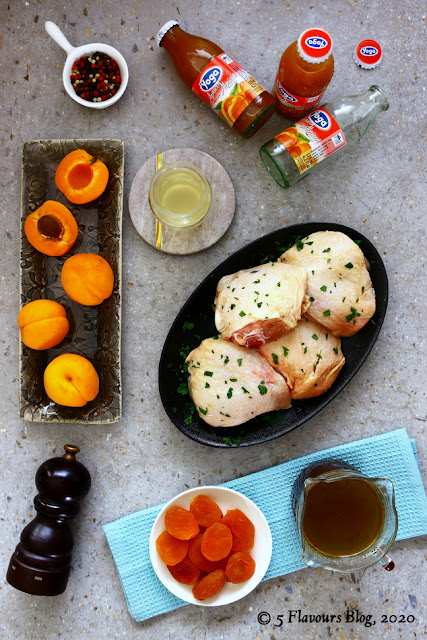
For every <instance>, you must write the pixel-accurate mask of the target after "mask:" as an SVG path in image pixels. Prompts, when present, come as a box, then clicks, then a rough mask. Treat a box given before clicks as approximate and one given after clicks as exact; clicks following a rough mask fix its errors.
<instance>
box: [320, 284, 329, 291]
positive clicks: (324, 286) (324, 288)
mask: <svg viewBox="0 0 427 640" xmlns="http://www.w3.org/2000/svg"><path fill="white" fill-rule="evenodd" d="M327 288H328V287H327V286H326V284H324V285H323V287H320V291H326V290H327Z"/></svg>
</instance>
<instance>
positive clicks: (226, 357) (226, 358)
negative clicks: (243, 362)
mask: <svg viewBox="0 0 427 640" xmlns="http://www.w3.org/2000/svg"><path fill="white" fill-rule="evenodd" d="M228 362H230V358H229V357H228V356H225V360H224V364H227V363H228Z"/></svg>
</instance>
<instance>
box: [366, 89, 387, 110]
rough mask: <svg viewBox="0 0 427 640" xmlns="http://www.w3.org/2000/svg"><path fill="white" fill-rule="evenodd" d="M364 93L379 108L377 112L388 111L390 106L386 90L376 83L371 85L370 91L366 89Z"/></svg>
mask: <svg viewBox="0 0 427 640" xmlns="http://www.w3.org/2000/svg"><path fill="white" fill-rule="evenodd" d="M363 95H366V97H367V100H368V101H369V102H370V103H371V104H372V105H373V106H374V107H375V108H376V109H377V113H381V111H387V109H388V108H389V106H390V105H389V101H388V99H387V96H386V95H385V93H384V91H383V90H382V89H380V87H377V85H375V84H373V85H372V86H371V87H369V89H368V91H365V94H362V96H363Z"/></svg>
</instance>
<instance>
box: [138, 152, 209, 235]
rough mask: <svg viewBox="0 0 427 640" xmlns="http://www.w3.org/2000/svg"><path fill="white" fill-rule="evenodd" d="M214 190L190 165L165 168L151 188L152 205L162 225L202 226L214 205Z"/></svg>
mask: <svg viewBox="0 0 427 640" xmlns="http://www.w3.org/2000/svg"><path fill="white" fill-rule="evenodd" d="M211 197H212V196H211V189H210V186H209V183H208V181H207V180H206V178H205V176H204V175H203V174H202V173H201V172H200V170H198V169H197V167H194V166H193V165H191V164H190V163H187V162H175V163H170V164H166V165H163V166H162V167H161V168H160V169H159V170H158V171H157V172H156V174H155V175H154V177H153V180H152V181H151V185H150V204H151V208H152V210H153V212H154V214H155V216H156V217H157V218H158V219H159V220H160V222H162V223H164V224H166V225H167V226H170V227H176V228H190V227H194V226H195V225H197V224H199V223H200V222H201V221H202V220H203V218H204V217H205V215H206V213H207V212H208V210H209V207H210V205H211Z"/></svg>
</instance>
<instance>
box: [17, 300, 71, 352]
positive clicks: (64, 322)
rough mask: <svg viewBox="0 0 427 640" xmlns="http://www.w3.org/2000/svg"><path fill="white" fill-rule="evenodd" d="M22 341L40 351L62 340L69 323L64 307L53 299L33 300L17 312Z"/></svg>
mask: <svg viewBox="0 0 427 640" xmlns="http://www.w3.org/2000/svg"><path fill="white" fill-rule="evenodd" d="M18 326H19V330H20V332H21V338H22V342H23V343H24V344H25V345H26V346H27V347H30V349H36V351H41V350H43V349H50V348H51V347H54V346H55V345H57V344H59V343H60V342H62V340H63V339H64V338H65V336H66V335H67V333H68V329H69V328H70V324H69V322H68V319H67V314H66V312H65V309H64V307H63V306H62V305H61V304H59V303H58V302H55V301H54V300H34V301H33V302H29V303H28V304H26V305H25V307H22V309H21V311H20V312H19V314H18Z"/></svg>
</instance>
